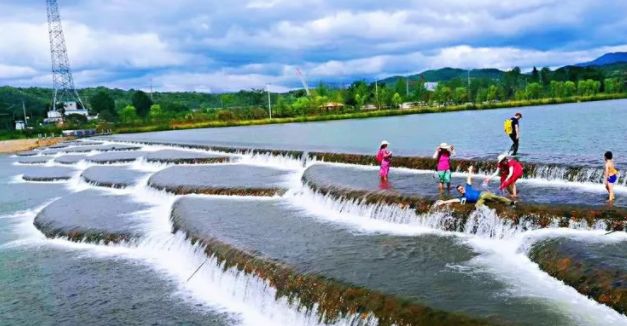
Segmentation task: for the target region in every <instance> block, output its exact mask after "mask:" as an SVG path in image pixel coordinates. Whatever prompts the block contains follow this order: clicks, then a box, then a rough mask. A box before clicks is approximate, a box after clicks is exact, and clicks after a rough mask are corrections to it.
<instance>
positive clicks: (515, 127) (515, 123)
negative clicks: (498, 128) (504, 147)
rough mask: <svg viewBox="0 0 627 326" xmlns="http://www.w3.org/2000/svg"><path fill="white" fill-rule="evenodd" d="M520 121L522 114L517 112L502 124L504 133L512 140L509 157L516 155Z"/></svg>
mask: <svg viewBox="0 0 627 326" xmlns="http://www.w3.org/2000/svg"><path fill="white" fill-rule="evenodd" d="M520 119H522V113H520V112H517V113H516V114H514V116H513V117H511V118H509V119H507V120H505V122H504V123H503V129H504V130H505V133H506V134H507V135H508V136H509V138H510V139H511V140H512V147H510V149H509V154H510V155H517V154H518V143H519V141H520Z"/></svg>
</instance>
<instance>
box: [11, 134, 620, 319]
mask: <svg viewBox="0 0 627 326" xmlns="http://www.w3.org/2000/svg"><path fill="white" fill-rule="evenodd" d="M82 147H94V148H99V149H100V150H98V149H93V150H90V151H89V152H84V153H80V154H72V153H73V152H74V151H75V150H73V148H79V149H78V151H79V152H81V151H82V150H81V149H80V148H82ZM128 147H131V148H130V149H129V148H128ZM189 147H193V148H189ZM112 148H119V149H121V148H125V149H124V150H112ZM53 150H64V151H63V152H55V153H51V152H50V151H53ZM67 153H70V154H67ZM27 157H28V158H29V160H32V161H34V162H36V161H37V160H46V163H45V164H43V165H42V164H15V163H16V162H18V161H19V160H24V159H25V158H27ZM66 158H67V160H66ZM315 158H324V160H325V161H326V162H330V161H333V162H337V163H342V164H337V163H322V164H321V163H317V162H314V161H313V160H314V159H315ZM404 160H405V161H403V160H401V159H399V160H398V161H397V162H406V164H405V165H406V168H405V169H393V170H392V174H391V178H390V182H389V184H388V185H381V184H380V182H379V180H378V174H377V169H376V168H375V167H372V166H370V165H371V164H372V162H371V157H369V156H366V155H361V156H359V155H355V154H337V153H322V152H320V153H313V152H303V151H282V150H274V149H271V150H264V149H256V150H242V149H241V148H235V147H228V146H211V145H202V146H199V145H194V144H188V145H186V146H179V145H177V146H168V145H167V144H166V145H164V144H160V145H157V146H155V145H147V144H118V143H110V142H107V141H103V143H102V144H87V145H84V144H81V142H80V141H79V142H75V143H68V144H61V145H60V146H58V148H53V149H41V150H36V151H34V153H33V155H29V156H15V157H8V156H5V157H0V167H2V169H0V180H3V181H1V182H0V187H2V188H3V189H6V190H7V192H4V193H6V194H7V195H6V196H3V197H2V199H0V204H2V206H0V209H6V210H11V209H13V210H15V207H20V205H25V208H24V209H25V210H24V211H22V212H18V213H16V214H14V215H11V216H9V217H2V218H0V259H2V257H3V256H2V255H4V254H5V252H9V253H10V252H11V250H15V248H20V245H21V244H23V243H29V241H31V242H33V243H35V244H36V245H35V247H36V248H39V249H38V251H37V252H40V253H45V254H44V256H41V257H40V256H37V255H34V256H32V259H33V262H34V263H37V264H38V263H39V262H41V261H42V259H44V257H49V256H50V255H51V254H50V251H51V250H52V251H53V252H54V251H59V250H61V251H63V252H66V253H65V254H63V255H60V256H59V257H63V258H60V259H65V260H68V259H69V260H70V261H68V262H66V263H65V265H66V266H68V268H67V269H66V268H61V267H57V270H58V271H56V273H57V274H58V276H55V275H57V274H54V273H55V271H52V270H50V269H49V268H48V267H44V268H39V269H31V272H28V273H32V270H41V271H45V272H46V273H48V274H49V276H48V278H47V279H49V280H53V281H56V282H58V284H61V286H62V288H61V289H59V290H58V291H56V292H55V297H57V298H58V299H57V300H62V301H63V302H69V303H70V304H69V305H68V306H66V307H64V308H62V307H61V306H55V305H54V304H48V306H44V308H42V311H45V312H46V313H43V312H42V313H41V314H38V313H32V314H31V315H32V316H34V318H35V317H36V318H35V319H34V320H39V321H40V322H42V323H46V322H49V323H51V322H59V321H60V319H56V317H55V316H60V317H59V318H65V319H64V320H68V321H70V322H72V323H81V322H89V321H92V322H99V321H103V320H106V321H107V322H110V323H116V321H121V322H128V323H133V322H136V321H137V320H138V319H136V318H139V317H136V316H137V314H136V313H135V312H134V311H135V310H139V311H142V313H143V314H145V315H146V319H145V320H146V321H151V320H152V321H154V320H155V319H156V318H158V317H157V316H163V317H162V320H164V321H166V322H172V323H183V324H186V323H193V324H208V325H230V324H237V323H244V324H276V325H299V324H308V325H313V324H344V325H345V324H353V325H367V324H380V325H542V324H550V325H611V324H621V323H625V322H626V321H627V317H626V316H625V315H624V313H625V310H624V298H625V297H624V289H625V287H624V279H625V275H626V273H627V266H625V264H624V260H625V259H627V258H626V257H623V256H624V255H622V253H621V249H622V248H624V247H625V245H627V236H626V235H625V234H626V233H625V231H624V228H625V225H624V223H625V203H624V202H623V201H617V202H616V204H615V206H614V207H612V208H608V207H606V206H604V205H603V204H602V203H598V202H599V198H601V199H602V193H600V192H599V191H598V190H597V189H596V188H594V187H591V186H590V185H589V184H584V183H582V182H578V181H576V180H575V179H572V178H571V177H569V176H567V175H562V177H563V178H562V179H561V180H559V181H557V182H555V183H552V181H550V180H540V181H538V180H536V181H533V180H530V179H527V180H524V181H522V182H521V183H520V185H519V188H520V191H521V200H520V201H521V203H520V204H519V205H518V206H517V207H515V208H511V207H500V206H494V207H492V208H493V209H494V210H479V211H477V210H475V209H474V207H473V206H472V205H467V206H459V205H451V206H450V207H446V208H442V209H437V210H434V209H432V207H431V205H432V203H433V202H434V201H435V200H436V199H439V198H442V197H440V195H439V194H438V192H437V186H436V182H435V180H434V179H433V176H432V173H431V172H428V171H426V170H427V167H428V166H429V164H430V163H429V162H430V160H429V159H426V158H415V157H414V158H409V157H408V158H406V159H404ZM464 162H465V161H464ZM464 162H462V163H459V164H462V165H463V164H473V165H476V166H478V167H481V169H482V170H484V171H488V170H490V169H491V166H492V163H491V162H485V161H482V160H474V161H472V160H471V161H468V162H466V163H464ZM344 163H349V164H344ZM464 166H465V165H464ZM462 168H463V166H460V167H459V168H457V167H456V169H460V170H461V169H462ZM560 168H563V169H569V167H568V166H567V165H566V166H561V167H560ZM542 169H545V167H541V168H538V169H536V170H535V171H538V172H533V173H545V172H541V170H542ZM573 169H574V168H573ZM588 175H593V174H590V173H588ZM16 176H21V179H19V180H18V178H16ZM29 177H30V178H31V179H32V181H37V182H31V181H30V180H29V179H28V178H29ZM571 179H572V180H571ZM458 181H463V176H462V175H458V174H456V175H455V176H454V182H458ZM564 184H567V185H570V187H566V188H564V187H562V185H564ZM9 190H10V191H9ZM621 191H622V190H621ZM446 196H450V195H445V197H446ZM29 208H31V210H29ZM2 214H3V212H0V216H3V215H2ZM3 223H14V224H15V228H14V229H11V230H14V231H10V232H9V231H7V230H8V229H3V225H5V224H3ZM7 225H11V224H7ZM29 228H30V229H29ZM609 231H615V232H613V233H611V234H608V235H605V234H606V233H607V232H609ZM7 232H8V233H7ZM16 232H17V233H16ZM19 232H26V234H25V235H24V236H20V235H19V234H20V233H19ZM12 234H15V235H12ZM41 234H43V235H45V237H46V238H48V239H55V240H52V241H51V240H45V239H44V238H43V237H41V236H40V235H41ZM38 235H39V236H38ZM22 237H23V239H21V238H22ZM57 238H61V239H57ZM68 240H70V241H68ZM16 241H17V242H16ZM77 242H78V243H81V244H75V243H77ZM83 243H87V244H83ZM31 247H33V246H31V245H27V248H31ZM42 248H44V249H42ZM62 248H63V249H62ZM31 255H33V254H31ZM73 255H76V256H77V257H80V258H72V257H73ZM53 256H54V255H53ZM15 257H19V254H16V256H15ZM68 257H69V258H68ZM205 259H208V260H206V261H205ZM76 262H79V263H78V266H81V265H84V267H80V268H77V263H76ZM128 262H131V264H130V265H129V264H128ZM133 262H140V263H139V264H137V263H133ZM21 263H22V264H28V262H27V261H25V260H22V261H21ZM12 264H13V263H12ZM45 264H46V266H59V265H60V264H57V265H54V264H52V263H51V262H47V263H45ZM103 264H104V265H103ZM134 264H135V265H138V266H137V267H136V268H135V269H136V270H140V271H141V273H142V277H139V276H135V277H134V279H129V278H127V277H125V275H133V274H132V273H130V272H128V271H127V269H128V268H130V269H131V270H132V269H133V267H132V266H133V265H134ZM11 266H18V265H11ZM96 266H97V267H96ZM103 266H104V267H103ZM129 266H130V267H129ZM70 267H71V268H70ZM92 267H95V268H92ZM146 267H148V270H146ZM14 268H17V267H14ZM197 268H198V272H197V273H194V272H195V271H196V269H197ZM2 270H3V269H2V267H0V271H2ZM28 273H27V274H28ZM107 273H110V276H108V277H105V278H108V279H109V281H108V282H109V283H107V282H106V281H103V275H109V274H107ZM118 274H119V276H118ZM10 275H13V274H10ZM28 275H30V274H28ZM190 276H192V278H191V280H189V279H190ZM12 277H13V276H12ZM151 277H152V278H154V279H156V280H157V281H154V280H153V281H150V282H157V283H163V285H164V286H165V287H160V286H161V284H159V286H158V285H155V284H152V285H151V286H146V287H144V286H142V285H141V284H137V282H141V280H147V279H150V278H151ZM66 278H67V279H74V280H75V281H74V282H65V281H63V279H66ZM11 279H12V280H13V282H15V279H14V278H11ZM0 282H2V281H0ZM95 283H97V284H95ZM68 284H74V286H68ZM103 287H105V288H106V289H105V290H103ZM5 288H9V289H10V291H11V293H14V295H15V296H16V298H17V299H15V300H14V302H17V303H16V305H17V306H20V305H22V306H24V307H26V302H27V301H28V300H27V299H25V296H23V295H22V294H21V293H22V292H20V291H22V290H19V289H17V288H16V287H13V286H11V287H9V286H8V285H7V287H5ZM23 288H24V289H28V288H29V287H23ZM164 288H165V289H169V290H163V289H164ZM24 291H26V290H24ZM94 291H99V292H94ZM163 291H170V294H166V295H164V294H163ZM44 293H45V291H44ZM108 298H112V299H113V300H117V301H122V302H126V303H128V305H129V306H128V307H127V308H126V309H128V311H126V312H125V308H121V309H120V308H119V307H117V306H116V307H111V309H114V310H108V313H107V312H105V311H99V310H98V309H100V308H98V307H110V306H111V304H109V303H106V302H107V300H109V299H108ZM137 298H142V299H137ZM82 300H85V301H84V302H83V301H82ZM168 300H169V301H168ZM172 301H174V302H175V304H173V303H171V302H172ZM49 302H50V301H49ZM53 302H56V301H53ZM94 302H95V303H96V304H94ZM164 302H167V303H166V304H163V305H161V303H164ZM598 303H602V304H598ZM85 305H87V306H89V307H91V308H90V309H91V310H98V311H99V312H100V315H102V316H107V317H97V315H96V314H90V313H88V312H84V311H83V310H81V308H80V307H82V306H85ZM168 306H170V307H168ZM185 307H196V308H198V307H201V308H200V309H192V310H194V311H195V312H194V313H182V314H178V315H177V316H176V317H172V316H171V314H173V313H177V312H181V311H186V310H185ZM3 309H5V308H4V306H3V304H2V303H0V312H6V311H7V310H3ZM23 309H25V308H23ZM62 309H68V310H71V311H74V312H76V313H79V312H81V311H82V314H83V315H84V316H86V317H85V318H84V319H79V317H67V315H64V314H62V313H60V312H53V311H56V310H59V311H60V310H62ZM107 309H108V308H107ZM216 309H218V310H216ZM18 311H19V309H18ZM216 311H220V312H219V313H218V312H216ZM40 315H41V316H44V315H45V316H48V317H37V316H40ZM166 315H167V316H166ZM7 316H9V318H13V319H10V320H12V321H24V320H25V319H24V318H25V317H24V316H25V314H16V313H13V315H7ZM61 316H64V317H61ZM199 316H205V317H206V318H204V319H203V318H201V319H200V321H199V319H198V317H199ZM125 317H126V319H125ZM98 318H104V319H100V320H99V319H98ZM173 318H175V319H173Z"/></svg>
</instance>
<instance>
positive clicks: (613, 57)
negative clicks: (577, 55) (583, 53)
mask: <svg viewBox="0 0 627 326" xmlns="http://www.w3.org/2000/svg"><path fill="white" fill-rule="evenodd" d="M615 63H627V52H614V53H606V54H604V55H602V56H600V57H598V58H596V59H594V60H592V61H590V62H583V63H578V64H576V65H575V66H578V67H589V66H605V65H611V64H615Z"/></svg>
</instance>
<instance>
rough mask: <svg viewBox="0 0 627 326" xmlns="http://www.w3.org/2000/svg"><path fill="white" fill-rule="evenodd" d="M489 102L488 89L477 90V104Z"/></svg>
mask: <svg viewBox="0 0 627 326" xmlns="http://www.w3.org/2000/svg"><path fill="white" fill-rule="evenodd" d="M487 100H488V89H486V88H479V89H477V97H476V101H477V103H483V102H485V101H487Z"/></svg>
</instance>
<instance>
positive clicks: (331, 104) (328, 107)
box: [320, 102, 344, 111]
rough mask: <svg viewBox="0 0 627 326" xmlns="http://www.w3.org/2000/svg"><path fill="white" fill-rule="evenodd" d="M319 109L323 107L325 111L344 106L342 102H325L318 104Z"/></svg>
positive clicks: (339, 108)
mask: <svg viewBox="0 0 627 326" xmlns="http://www.w3.org/2000/svg"><path fill="white" fill-rule="evenodd" d="M320 108H321V109H325V110H327V111H336V110H341V109H343V108H344V104H342V103H338V102H327V103H325V104H323V105H321V106H320Z"/></svg>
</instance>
